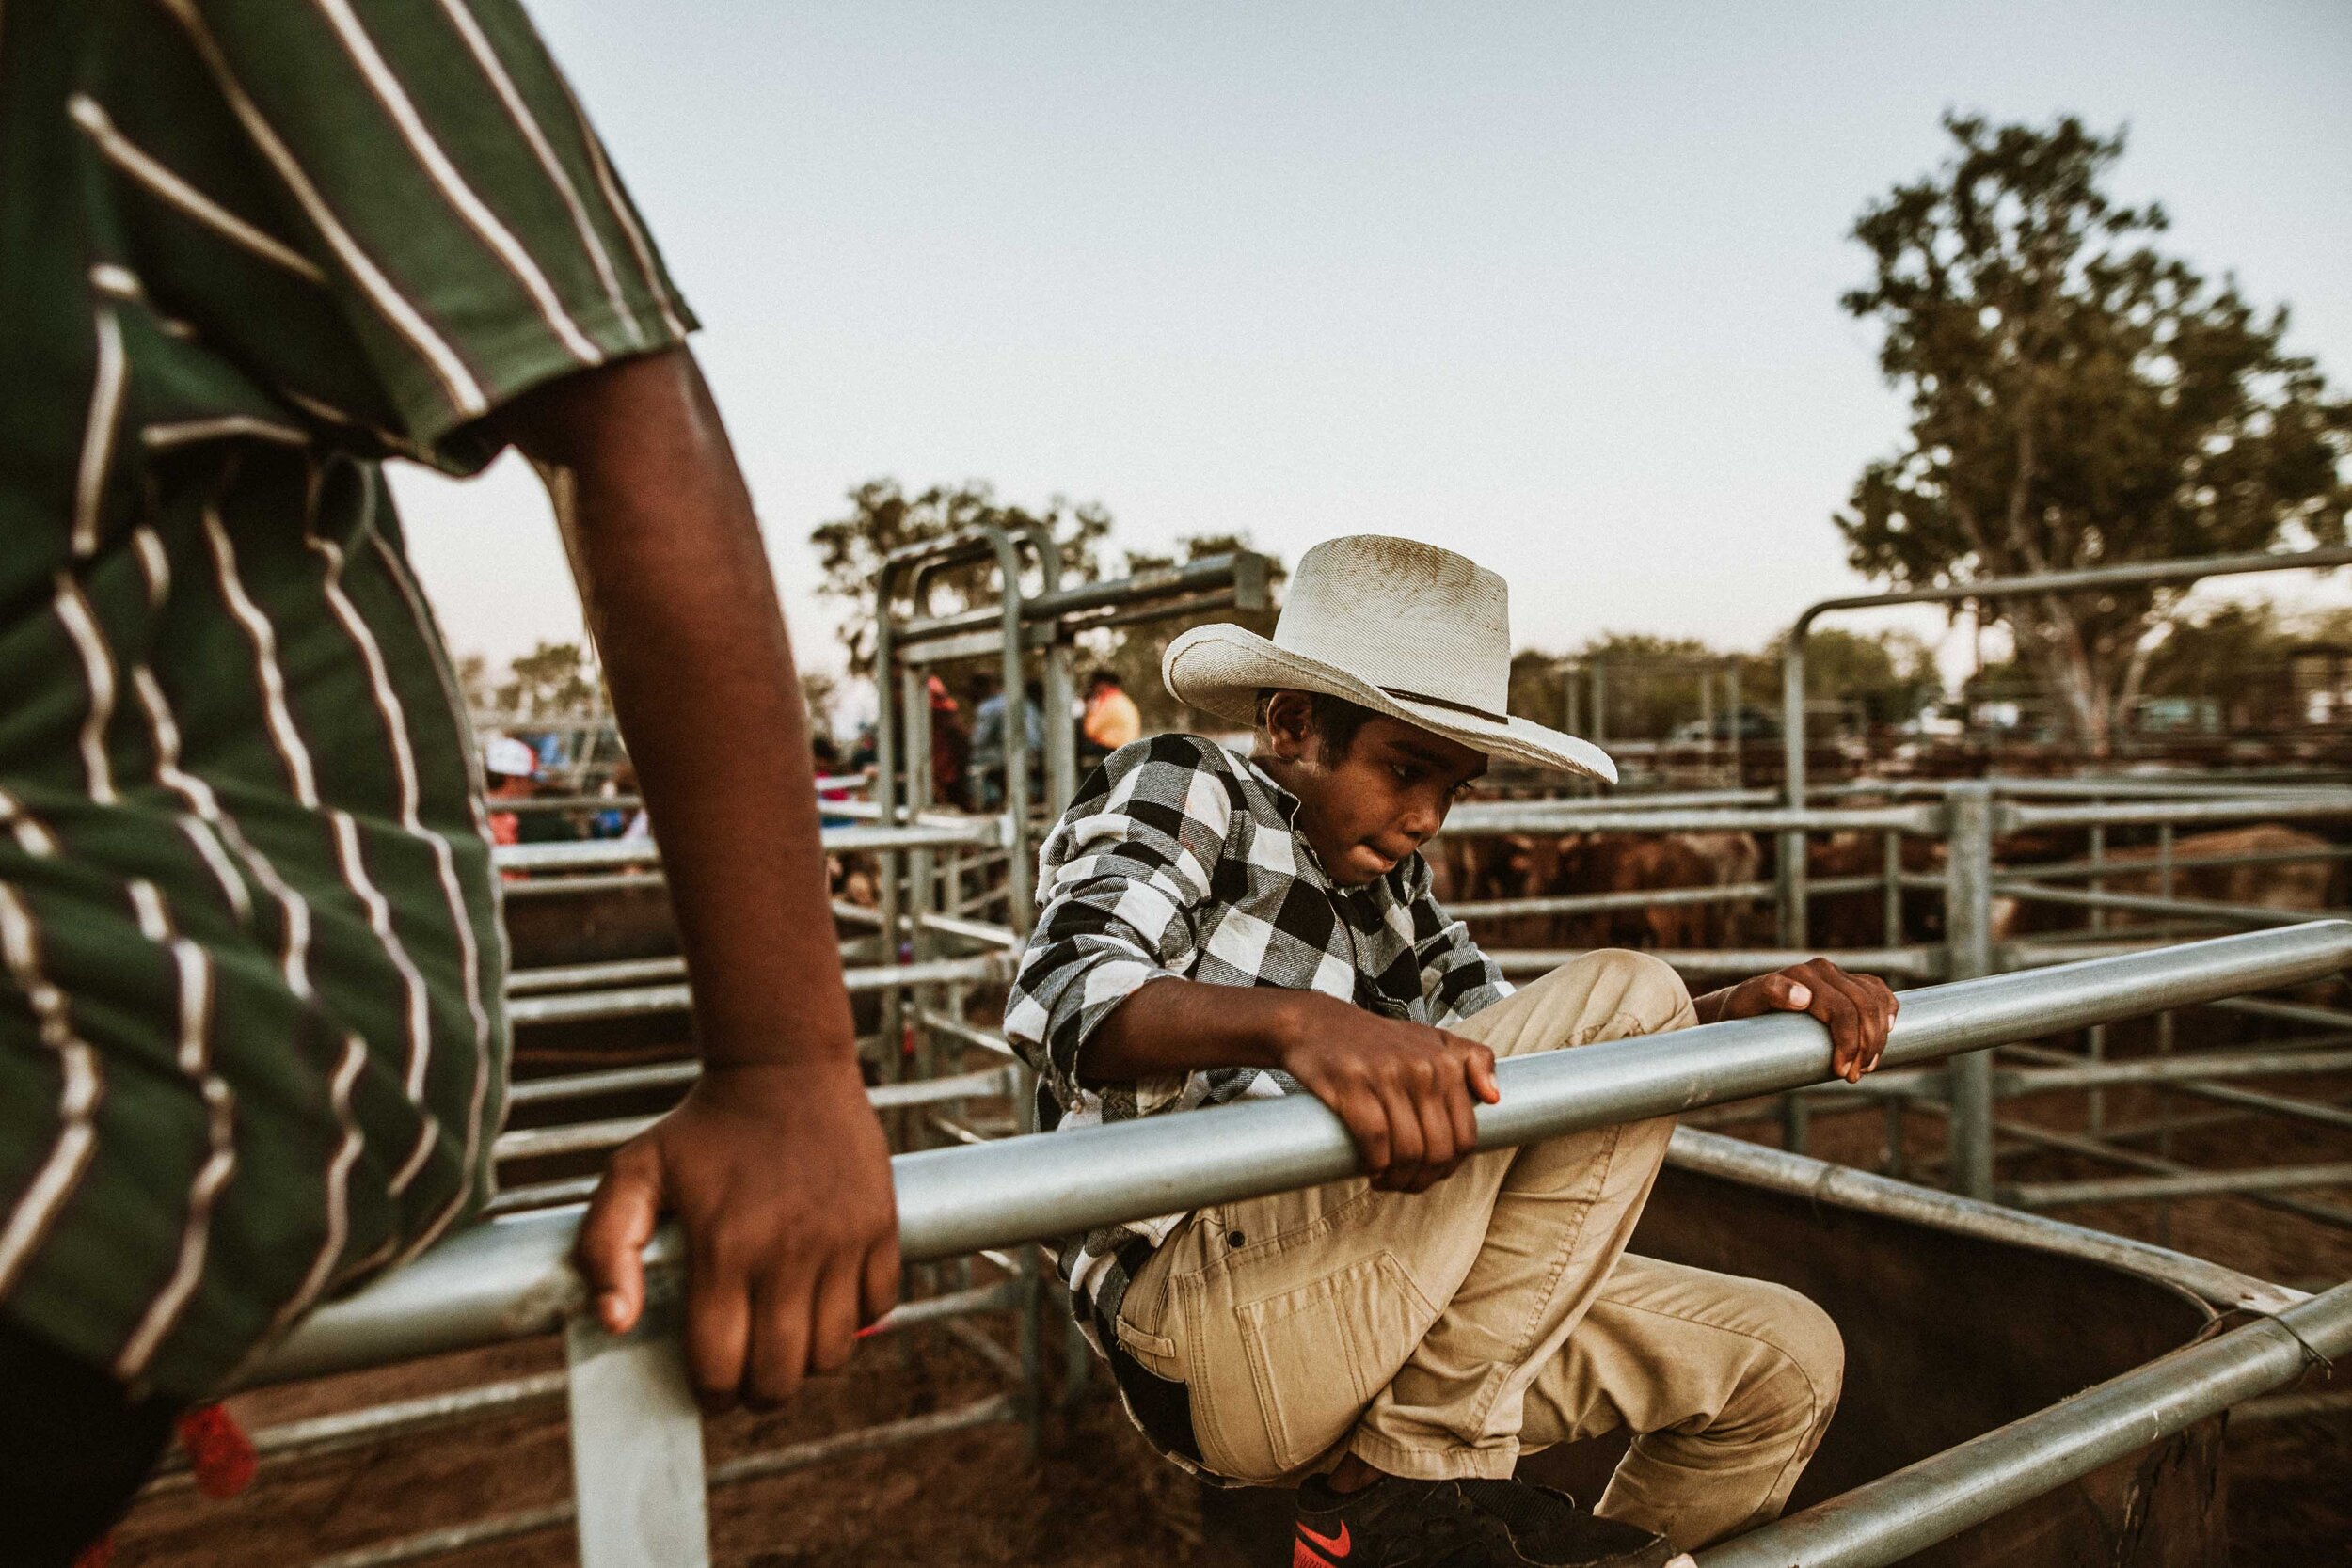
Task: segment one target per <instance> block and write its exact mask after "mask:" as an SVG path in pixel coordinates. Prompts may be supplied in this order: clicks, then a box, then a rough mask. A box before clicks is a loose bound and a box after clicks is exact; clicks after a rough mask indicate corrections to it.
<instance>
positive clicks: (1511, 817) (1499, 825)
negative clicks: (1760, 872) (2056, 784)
mask: <svg viewBox="0 0 2352 1568" xmlns="http://www.w3.org/2000/svg"><path fill="white" fill-rule="evenodd" d="M1640 799H1641V798H1640V797H1639V796H1628V797H1626V800H1627V801H1628V802H1629V803H1628V804H1626V805H1623V806H1613V807H1612V808H1611V809H1608V810H1605V811H1595V810H1592V809H1590V807H1589V806H1588V805H1587V804H1586V803H1585V802H1584V801H1581V800H1470V801H1466V802H1464V803H1463V804H1461V805H1458V806H1456V807H1454V810H1453V811H1452V812H1451V813H1450V814H1448V816H1447V817H1446V820H1445V830H1444V831H1445V832H1448V833H1454V834H1461V835H1470V834H1488V833H1518V832H1595V833H1656V832H1800V833H1805V832H1822V833H1827V832H1851V831H1866V832H1867V831H1884V830H1886V829H1890V828H1891V829H1893V830H1895V831H1896V832H1906V833H1917V834H1921V835H1923V836H1931V835H1933V834H1934V833H1936V832H1939V831H1941V826H1942V823H1941V817H1940V815H1939V813H1938V811H1937V809H1936V808H1935V807H1933V806H1813V807H1804V808H1797V809H1790V808H1788V807H1781V806H1732V807H1727V808H1718V809H1705V808H1678V809H1677V808H1669V809H1663V810H1661V809H1656V808H1652V807H1648V806H1645V805H1639V804H1633V803H1630V802H1637V801H1639V800H1640Z"/></svg>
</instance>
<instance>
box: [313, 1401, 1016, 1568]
mask: <svg viewBox="0 0 2352 1568" xmlns="http://www.w3.org/2000/svg"><path fill="white" fill-rule="evenodd" d="M1021 1415H1022V1409H1021V1402H1020V1400H1019V1399H1017V1398H1016V1397H1014V1396H1013V1395H1010V1394H991V1395H989V1396H988V1397H986V1398H985V1399H979V1400H975V1401H973V1402H970V1403H968V1404H960V1405H955V1406H953V1407H951V1408H949V1409H946V1410H935V1411H932V1412H930V1414H928V1415H923V1416H910V1417H908V1418H905V1419H903V1420H897V1421H885V1422H883V1423H882V1424H881V1425H880V1426H870V1427H859V1428H857V1429H855V1430H854V1431H850V1432H844V1433H835V1434H834V1435H833V1436H830V1437H817V1438H812V1439H810V1440H809V1441H807V1442H804V1443H792V1444H788V1445H787V1446H786V1447H784V1448H781V1449H768V1450H766V1451H765V1452H760V1453H747V1454H740V1455H738V1456H737V1457H736V1458H734V1459H731V1460H728V1461H726V1462H725V1463H724V1464H721V1465H712V1466H710V1469H709V1473H708V1475H707V1477H706V1482H707V1485H710V1486H730V1485H733V1484H734V1483H736V1482H738V1481H752V1480H755V1479H756V1478H758V1477H761V1476H771V1475H778V1474H781V1473H782V1472H784V1471H787V1470H800V1469H806V1468H807V1467H808V1466H810V1465H821V1464H824V1463H826V1462H827V1461H829V1460H834V1459H841V1458H846V1457H847V1456H849V1455H850V1454H855V1453H871V1452H873V1451H874V1450H875V1449H888V1448H896V1447H898V1445H899V1444H901V1443H914V1442H919V1441H921V1440H922V1439H924V1438H927V1437H942V1436H946V1435H947V1434H948V1433H958V1432H969V1431H971V1430H973V1429H975V1428H977V1427H984V1426H995V1425H999V1424H1001V1423H1004V1422H1009V1421H1017V1420H1019V1419H1020V1418H1021ZM578 1513H579V1505H578V1504H577V1503H575V1502H574V1501H572V1500H571V1499H570V1498H568V1497H567V1498H565V1499H564V1501H562V1502H558V1503H549V1504H548V1505H547V1506H546V1507H544V1508H533V1509H527V1510H524V1511H522V1512H519V1513H504V1514H500V1515H498V1516H496V1517H494V1518H489V1519H477V1520H474V1521H472V1522H471V1523H469V1524H464V1525H453V1526H451V1527H449V1528H446V1529H437V1530H427V1531H425V1532H423V1533H422V1534H420V1535H411V1536H406V1537H404V1538H402V1539H399V1540H396V1541H385V1542H378V1543H377V1544H374V1545H372V1546H362V1547H358V1548H357V1549H356V1550H353V1551H348V1552H338V1553H336V1554H335V1555H334V1556H332V1557H324V1558H316V1559H313V1560H311V1561H310V1563H309V1564H308V1565H307V1568H396V1565H397V1564H399V1563H404V1562H418V1561H421V1560H424V1559H426V1558H433V1557H445V1556H447V1555H448V1554H450V1553H452V1552H458V1551H465V1550H468V1549H469V1548H472V1547H477V1546H487V1545H494V1544H497V1543H499V1542H501V1541H512V1540H515V1539H516V1538H517V1537H518V1536H524V1535H532V1534H535V1533H537V1532H538V1531H540V1530H543V1529H553V1528H556V1527H557V1526H559V1525H566V1524H569V1523H571V1522H572V1520H573V1518H574V1517H575V1516H576V1515H577V1514H578Z"/></svg>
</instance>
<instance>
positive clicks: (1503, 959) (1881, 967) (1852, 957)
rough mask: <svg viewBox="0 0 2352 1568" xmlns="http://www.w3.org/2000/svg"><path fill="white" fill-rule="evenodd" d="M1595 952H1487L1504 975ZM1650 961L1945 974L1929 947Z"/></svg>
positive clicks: (1545, 969)
mask: <svg viewBox="0 0 2352 1568" xmlns="http://www.w3.org/2000/svg"><path fill="white" fill-rule="evenodd" d="M1594 951H1597V949H1593V948H1586V947H1489V948H1486V949H1485V952H1486V957H1488V958H1492V959H1493V960H1494V961H1495V963H1496V964H1497V966H1498V967H1500V968H1501V969H1502V973H1503V974H1512V975H1523V974H1549V973H1550V972H1551V971H1553V970H1555V969H1557V968H1559V967H1560V966H1561V965H1562V964H1564V963H1567V962H1569V961H1571V960H1572V959H1575V958H1581V957H1582V956H1583V955H1584V954H1586V953H1589V952H1594ZM1643 951H1644V952H1645V953H1647V954H1648V955H1649V956H1650V957H1651V958H1657V959H1659V960H1661V962H1664V963H1667V964H1670V965H1672V966H1673V967H1674V968H1676V969H1677V970H1681V971H1683V972H1684V973H1686V974H1756V973H1761V972H1763V971H1765V970H1771V969H1781V968H1785V967H1787V966H1788V965H1789V964H1794V963H1803V962H1804V960H1805V959H1807V958H1831V959H1834V960H1836V962H1837V963H1839V964H1842V965H1844V966H1845V967H1846V968H1849V969H1857V970H1866V971H1877V972H1879V973H1882V974H1901V975H1913V976H1933V975H1940V974H1943V973H1944V955H1943V953H1942V952H1941V951H1940V950H1938V949H1936V948H1933V947H1839V948H1819V947H1650V948H1645V949H1643Z"/></svg>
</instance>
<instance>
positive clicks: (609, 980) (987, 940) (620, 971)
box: [506, 906, 1020, 998]
mask: <svg viewBox="0 0 2352 1568" xmlns="http://www.w3.org/2000/svg"><path fill="white" fill-rule="evenodd" d="M852 907H853V908H854V907H857V906H852ZM860 912H861V913H864V912H870V911H864V910H863V909H861V910H860ZM877 918H879V917H877ZM919 924H920V925H921V926H922V927H923V928H924V929H925V930H927V931H930V932H933V933H934V934H937V935H940V936H951V937H957V938H960V939H961V940H963V941H966V942H979V943H981V944H983V945H984V946H986V947H988V948H991V949H993V950H995V951H999V952H1010V951H1011V950H1012V949H1013V948H1014V947H1016V946H1018V945H1019V943H1020V938H1018V937H1016V936H1014V935H1013V933H1012V931H1011V930H1010V928H1009V927H1003V926H992V925H989V924H987V923H985V922H982V921H977V920H959V919H956V918H955V917H953V916H951V915H924V916H923V917H922V918H921V920H920V922H919ZM988 956H989V955H988V954H977V955H974V954H965V955H961V957H988ZM904 967H907V966H905V965H893V964H881V965H875V966H872V968H871V972H872V973H881V972H882V971H885V970H889V969H893V968H904ZM685 973H686V960H685V958H681V957H676V956H672V957H667V958H619V959H613V960H610V961H607V962H602V963H586V964H558V965H548V966H547V967H545V968H541V969H518V970H515V971H513V972H512V973H510V974H508V975H507V976H506V994H507V995H508V996H509V997H510V998H512V997H517V996H532V995H543V994H547V993H549V992H565V991H594V990H597V989H599V988H608V987H612V986H619V985H625V984H627V983H628V982H629V981H632V980H664V979H671V978H674V977H677V976H681V975H683V974H685ZM846 973H850V974H855V973H860V972H859V971H855V970H851V971H848V972H846ZM875 983H876V982H873V981H862V982H858V983H857V984H853V985H852V986H851V987H850V989H851V990H857V989H859V986H860V985H863V986H866V987H867V988H869V989H870V988H871V987H872V986H873V985H874V984H875ZM884 983H886V982H884ZM924 983H927V984H928V983H929V982H924Z"/></svg>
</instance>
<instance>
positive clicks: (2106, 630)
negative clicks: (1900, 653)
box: [1836, 116, 2352, 754]
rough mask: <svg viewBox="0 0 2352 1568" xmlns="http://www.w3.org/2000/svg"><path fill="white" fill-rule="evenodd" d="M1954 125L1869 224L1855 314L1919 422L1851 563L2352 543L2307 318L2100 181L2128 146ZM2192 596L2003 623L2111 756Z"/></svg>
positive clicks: (2075, 602) (1962, 579)
mask: <svg viewBox="0 0 2352 1568" xmlns="http://www.w3.org/2000/svg"><path fill="white" fill-rule="evenodd" d="M1944 123H1945V127H1946V129H1947V131H1949V132H1950V134H1951V136H1952V139H1953V141H1954V143H1955V144H1956V148H1955V151H1954V153H1953V155H1952V157H1951V158H1950V159H1949V160H1948V161H1947V163H1946V164H1945V165H1944V166H1942V167H1941V168H1939V169H1938V170H1936V171H1935V172H1934V173H1933V174H1931V175H1930V176H1927V177H1926V178H1923V179H1921V180H1918V181H1916V182H1912V183H1909V184H1903V185H1899V186H1897V187H1896V188H1895V189H1894V190H1893V191H1892V192H1890V193H1889V194H1888V195H1887V196H1886V197H1885V198H1883V199H1882V200H1878V201H1874V202H1872V203H1870V204H1869V205H1868V206H1867V207H1866V208H1865V209H1864V211H1863V213H1862V215H1861V217H1860V218H1859V219H1858V220H1857V222H1856V223H1855V225H1854V230H1853V235H1854V238H1855V239H1857V240H1859V241H1860V242H1861V243H1862V245H1864V246H1865V247H1866V248H1867V250H1868V251H1869V253H1870V257H1871V261H1872V262H1873V268H1874V276H1873V277H1872V278H1871V280H1870V282H1869V283H1868V285H1867V286H1866V287H1864V288H1860V289H1857V290H1854V291H1853V292H1852V293H1849V294H1847V295H1846V296H1845V299H1844V302H1843V303H1844V305H1845V308H1846V309H1847V310H1849V311H1850V312H1851V313H1852V314H1853V315H1855V316H1857V317H1860V318H1864V319H1869V320H1875V321H1876V322H1877V323H1878V325H1880V327H1881V329H1882V332H1883V339H1882V341H1881V346H1880V351H1879V366H1880V369H1881V371H1882V372H1883V373H1884V375H1885V377H1886V379H1887V380H1888V382H1889V383H1890V384H1892V385H1895V386H1897V387H1899V388H1903V389H1904V390H1905V392H1906V394H1907V395H1908V397H1909V400H1910V404H1911V425H1910V430H1909V432H1908V436H1907V439H1906V441H1905V442H1904V444H1903V446H1902V448H1901V450H1900V451H1899V452H1898V453H1897V454H1896V455H1894V456H1892V457H1889V458H1886V459H1883V460H1882V461H1879V462H1874V463H1872V464H1870V465H1869V466H1868V467H1867V468H1866V469H1865V470H1864V471H1863V474H1862V477H1861V479H1860V481H1859V482H1858V483H1856V484H1855V486H1854V490H1853V494H1852V497H1851V500H1850V502H1849V503H1848V508H1847V510H1846V511H1845V512H1843V513H1841V514H1839V515H1837V517H1836V523H1837V527H1838V529H1839V531H1841V532H1842V533H1843V534H1844V535H1845V538H1846V542H1847V546H1848V549H1849V555H1850V559H1851V561H1852V562H1853V564H1854V565H1855V566H1857V567H1858V568H1860V569H1862V570H1863V571H1866V572H1867V573H1869V574H1871V575H1872V576H1874V577H1877V578H1883V579H1885V580H1888V581H1890V582H1893V583H1895V584H1897V585H1898V586H1904V587H1910V586H1924V585H1928V584H1946V583H1966V582H1969V581H1972V580H1977V579H1980V578H1994V577H2007V576H2011V575H2015V574H2020V573H2027V572H2043V571H2060V570H2066V569H2069V568H2077V567H2089V566H2096V565H2102V564H2112V563H2118V562H2131V561H2145V560H2159V559H2163V558H2167V557H2178V556H2199V555H2207V554H2215V553H2222V552H2229V551H2238V550H2253V549H2261V548H2265V547H2266V546H2273V545H2276V544H2280V543H2284V542H2294V541H2297V540H2309V539H2317V540H2323V541H2328V542H2334V541H2337V540H2340V539H2341V538H2342V537H2343V536H2344V513H2345V505H2346V500H2347V487H2346V484H2345V482H2344V459H2345V457H2346V454H2347V451H2352V404H2346V403H2344V401H2342V400H2339V399H2335V398H2332V397H2330V396H2329V395H2328V388H2327V386H2326V384H2325V381H2324V380H2323V378H2322V376H2321V374H2320V372H2319V371H2318V370H2317V368H2316V367H2315V366H2314V364H2313V362H2312V360H2311V359H2309V358H2306V357H2302V356H2296V355H2291V354H2289V353H2287V352H2286V350H2285V348H2284V347H2283V343H2284V340H2285V336H2286V328H2287V313H2286V310H2285V309H2284V308H2280V309H2274V310H2272V311H2270V312H2269V313H2268V314H2267V315H2265V314H2263V313H2261V312H2259V311H2258V310H2257V309H2255V308H2254V307H2253V306H2252V305H2251V304H2249V302H2248V301H2247V300H2246V299H2245V298H2244V297H2243V296H2242V295H2240V293H2238V291H2237V288H2236V285H2235V283H2234V282H2233V281H2231V280H2228V279H2225V280H2224V281H2222V282H2221V283H2219V284H2215V283H2213V282H2211V281H2209V280H2208V279H2207V278H2205V277H2202V276H2201V275H2200V274H2199V273H2198V272H2197V271H2196V270H2194V269H2193V268H2191V267H2190V266H2189V265H2188V264H2187V263H2186V262H2185V261H2181V260H2179V259H2177V258H2173V257H2168V256H2165V255H2162V254H2160V253H2159V252H2158V251H2157V250H2156V249H2155V248H2154V247H2153V244H2152V243H2151V240H2152V238H2153V236H2155V235H2157V234H2160V233H2162V232H2163V231H2164V230H2165V229H2166V227H2167V219H2166V217H2165V214H2164V212H2163V210H2162V209H2161V208H2159V207H2156V206H2153V205H2151V206H2146V207H2127V206H2122V205H2119V204H2118V203H2117V202H2115V201H2114V200H2113V199H2112V198H2109V197H2108V195H2107V194H2106V192H2105V191H2104V190H2103V189H2102V182H2103V181H2104V179H2105V178H2106V175H2107V174H2108V172H2109V171H2110V169H2111V168H2112V166H2114V164H2115V162H2116V160H2117V159H2118V158H2120V157H2121V156H2122V150H2123V137H2122V134H2121V133H2118V134H2117V135H2112V136H2101V135H2094V134H2093V133H2091V132H2090V131H2088V130H2086V129H2085V128H2084V126H2083V124H2082V122H2081V121H2080V120H2078V119H2074V118H2073V117H2071V116H2070V117H2066V118H2063V119H2059V120H2058V121H2057V122H2056V123H2055V124H2053V125H2051V126H2050V127H2049V128H2048V129H2046V130H2043V129H2036V128H2034V127H2030V126H2022V125H2006V126H1994V125H1990V124H1988V123H1987V122H1986V121H1985V120H1983V119H1978V118H1974V117H1959V116H1947V117H1946V119H1945V122H1944ZM2174 596H2175V595H2173V594H2169V593H2167V592H2166V591H2163V590H2155V589H2114V590H2106V591H2102V592H2100V593H2097V594H2065V595H2044V596H2041V597H2036V598H2030V599H2003V600H1997V601H1994V602H1993V603H1992V604H1991V606H1990V609H1991V611H1992V612H1993V613H1994V614H1997V615H1998V616H2000V617H2001V618H2002V619H2003V620H2004V621H2005V622H2006V623H2007V624H2008V626H2009V627H2010V633H2011V635H2012V637H2013V638H2014V640H2015V642H2016V645H2017V648H2018V652H2019V657H2021V658H2022V659H2023V660H2024V661H2025V662H2026V663H2028V664H2029V665H2031V666H2032V667H2033V669H2034V670H2035V671H2036V673H2038V675H2039V676H2040V678H2041V683H2042V687H2043V689H2045V690H2047V691H2049V692H2050V693H2051V694H2052V695H2053V697H2054V698H2055V699H2056V702H2057V705H2058V711H2059V713H2060V714H2061V715H2062V716H2063V720H2064V721H2065V723H2066V724H2067V726H2068V728H2069V729H2070V730H2071V731H2072V732H2073V733H2074V736H2075V737H2076V738H2077V739H2078V740H2079V741H2080V742H2081V743H2083V744H2084V745H2085V746H2086V747H2087V748H2088V749H2089V750H2090V751H2091V752H2093V753H2094V754H2104V753H2105V752H2106V751H2107V750H2108V746H2109V739H2110V736H2111V734H2112V731H2113V728H2114V724H2115V721H2116V717H2117V715H2118V714H2119V713H2121V712H2122V711H2124V710H2126V709H2127V708H2128V707H2129V705H2130V704H2131V702H2132V699H2133V697H2134V694H2135V691H2136V688H2137V680H2138V678H2139V676H2140V674H2141V673H2142V671H2143V661H2144V658H2145V657H2146V655H2145V644H2146V643H2147V641H2148V640H2149V638H2150V634H2151V632H2152V631H2153V629H2154V628H2155V627H2156V626H2157V625H2158V624H2159V622H2160V621H2161V618H2162V617H2163V615H2164V613H2165V611H2166V610H2167V608H2168V607H2169V604H2170V603H2171V601H2172V599H2173V597H2174Z"/></svg>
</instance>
